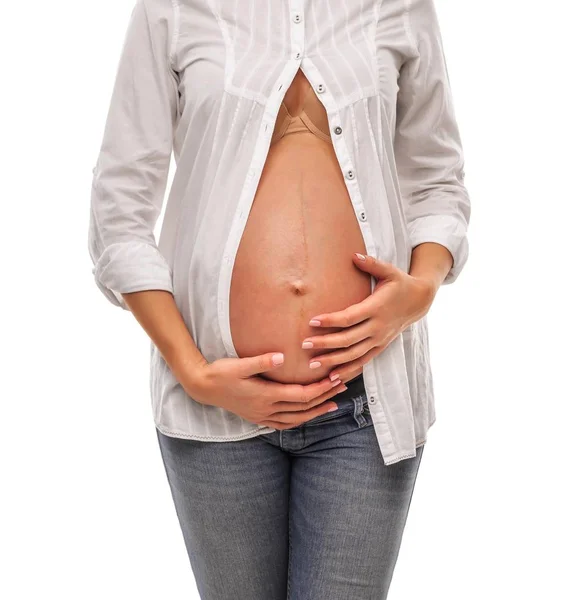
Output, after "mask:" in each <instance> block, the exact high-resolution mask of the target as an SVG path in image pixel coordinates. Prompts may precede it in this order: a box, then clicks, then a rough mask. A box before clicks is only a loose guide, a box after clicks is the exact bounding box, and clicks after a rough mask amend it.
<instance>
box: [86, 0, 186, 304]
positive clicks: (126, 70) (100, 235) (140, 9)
mask: <svg viewBox="0 0 580 600" xmlns="http://www.w3.org/2000/svg"><path fill="white" fill-rule="evenodd" d="M173 32H174V25H173V13H172V7H171V3H170V2H165V1H162V0H136V3H135V5H134V7H133V11H132V13H131V19H130V22H129V26H128V29H127V32H126V36H125V41H124V45H123V49H122V52H121V56H120V60H119V63H118V67H117V74H116V78H115V82H114V86H113V93H112V97H111V101H110V105H109V111H108V115H107V120H106V124H105V130H104V135H103V139H102V144H101V148H100V152H99V155H98V159H97V163H96V166H95V168H94V169H93V174H94V176H93V182H92V190H91V211H90V224H89V253H90V257H91V259H92V262H93V265H94V266H93V274H94V277H95V282H96V284H97V286H98V287H99V289H100V290H101V291H102V292H103V294H104V295H105V296H106V297H107V298H108V299H109V300H110V301H111V302H112V303H113V304H114V305H115V306H119V307H121V308H123V309H125V310H129V308H128V306H127V305H126V304H125V301H124V299H123V296H122V294H123V293H127V292H136V291H142V290H165V291H167V292H170V293H172V292H173V287H172V274H171V269H170V267H169V265H168V263H167V261H166V260H165V257H164V256H163V255H162V254H161V252H160V251H159V249H158V247H157V244H156V241H155V237H154V234H153V228H154V226H155V224H156V222H157V219H158V217H159V214H160V212H161V208H162V204H163V197H164V194H165V189H166V184H167V176H168V171H169V165H170V159H171V153H172V148H173V128H174V125H175V122H176V118H177V110H178V108H177V98H178V93H177V80H176V74H175V72H174V71H173V70H172V67H171V62H172V61H171V48H172V43H173V40H172V38H173V35H174V34H173Z"/></svg>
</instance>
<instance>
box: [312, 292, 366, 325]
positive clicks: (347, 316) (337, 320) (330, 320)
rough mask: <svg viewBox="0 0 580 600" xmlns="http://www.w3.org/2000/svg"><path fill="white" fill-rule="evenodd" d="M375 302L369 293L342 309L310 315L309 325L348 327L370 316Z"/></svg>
mask: <svg viewBox="0 0 580 600" xmlns="http://www.w3.org/2000/svg"><path fill="white" fill-rule="evenodd" d="M375 303H376V299H375V297H374V296H373V295H370V296H367V297H366V298H365V299H364V300H362V301H361V302H357V303H356V304H351V305H350V306H348V307H347V308H345V309H344V310H339V311H336V312H332V313H326V314H320V315H316V316H315V317H312V319H311V320H310V323H309V325H310V326H311V327H350V326H351V325H356V324H357V323H360V322H361V321H364V320H365V319H368V318H369V317H372V316H373V315H374V314H375V310H374V306H375Z"/></svg>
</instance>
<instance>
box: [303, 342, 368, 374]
mask: <svg viewBox="0 0 580 600" xmlns="http://www.w3.org/2000/svg"><path fill="white" fill-rule="evenodd" d="M374 346H375V344H374V342H373V339H372V338H370V337H369V338H366V339H364V340H363V341H362V342H359V343H358V344H354V345H353V346H350V347H349V348H346V349H344V350H336V351H335V352H328V353H326V354H320V355H319V356H313V357H312V358H311V359H310V364H312V363H320V364H319V366H317V367H312V368H316V369H321V368H322V367H324V368H325V369H328V368H331V367H335V366H337V365H342V364H344V363H348V362H351V361H353V360H355V359H357V358H359V357H360V356H363V354H366V353H367V352H368V351H369V350H370V349H371V348H373V347H374Z"/></svg>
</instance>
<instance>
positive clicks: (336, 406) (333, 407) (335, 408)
mask: <svg viewBox="0 0 580 600" xmlns="http://www.w3.org/2000/svg"><path fill="white" fill-rule="evenodd" d="M333 410H338V405H336V404H335V405H334V406H331V407H330V408H329V409H328V411H327V412H332V411H333Z"/></svg>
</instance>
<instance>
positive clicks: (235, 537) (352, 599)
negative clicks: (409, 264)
mask: <svg viewBox="0 0 580 600" xmlns="http://www.w3.org/2000/svg"><path fill="white" fill-rule="evenodd" d="M346 385H347V387H348V389H347V390H346V391H344V392H341V393H340V394H338V395H337V396H335V397H334V398H333V400H335V401H336V402H337V404H338V405H339V409H338V410H337V411H334V412H331V413H326V414H324V415H321V416H319V417H316V418H314V419H312V420H310V421H308V422H306V423H303V424H302V425H300V426H298V427H294V428H292V429H285V430H277V431H275V432H271V433H266V434H261V435H259V436H257V437H253V438H248V439H245V440H241V441H236V442H203V441H198V440H186V439H180V438H173V437H169V436H167V435H165V434H163V433H161V432H160V431H159V430H157V429H156V431H157V437H158V440H159V446H160V449H161V455H162V459H163V463H164V465H165V471H166V474H167V479H168V481H169V486H170V488H171V493H172V497H173V502H174V504H175V508H176V512H177V517H178V520H179V524H180V527H181V530H182V532H183V537H184V540H185V546H186V549H187V552H188V555H189V560H190V562H191V567H192V570H193V574H194V577H195V580H196V584H197V589H198V592H199V595H200V597H201V599H202V600H242V599H243V600H250V599H251V600H326V599H328V600H363V599H364V600H384V599H385V598H386V597H387V593H388V590H389V586H390V583H391V578H392V574H393V570H394V567H395V563H396V560H397V557H398V554H399V547H400V544H401V539H402V535H403V529H404V527H405V522H406V519H407V514H408V510H409V506H410V503H411V497H412V495H413V489H414V486H415V479H416V477H417V472H418V469H419V464H420V462H421V457H422V454H423V448H424V446H420V447H418V448H417V456H416V457H414V458H408V459H404V460H401V461H399V462H397V463H394V464H392V465H388V466H386V465H385V464H384V463H383V460H382V457H381V453H380V451H379V447H378V443H377V439H376V434H375V431H374V428H373V424H372V420H371V417H370V413H369V408H368V405H367V398H366V395H365V392H364V385H363V381H362V375H361V376H359V377H358V378H356V379H353V380H352V381H350V382H347V383H346Z"/></svg>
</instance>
